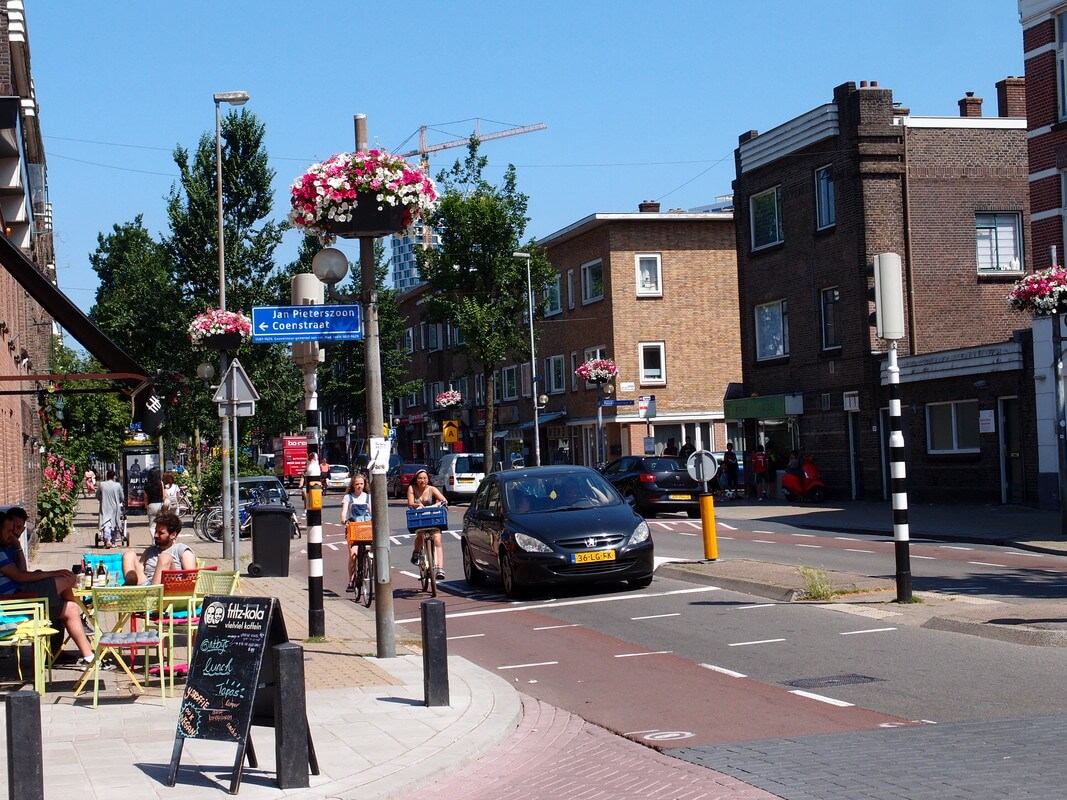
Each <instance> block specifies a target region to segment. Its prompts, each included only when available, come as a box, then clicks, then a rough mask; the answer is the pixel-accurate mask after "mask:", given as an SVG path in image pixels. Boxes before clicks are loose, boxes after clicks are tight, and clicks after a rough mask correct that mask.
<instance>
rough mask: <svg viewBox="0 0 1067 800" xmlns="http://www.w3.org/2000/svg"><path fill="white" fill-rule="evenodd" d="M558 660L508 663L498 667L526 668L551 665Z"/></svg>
mask: <svg viewBox="0 0 1067 800" xmlns="http://www.w3.org/2000/svg"><path fill="white" fill-rule="evenodd" d="M558 663H559V662H558V661H537V662H535V663H533V664H508V665H507V666H504V667H497V669H525V668H526V667H551V666H552V665H553V664H558Z"/></svg>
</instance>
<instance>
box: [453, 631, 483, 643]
mask: <svg viewBox="0 0 1067 800" xmlns="http://www.w3.org/2000/svg"><path fill="white" fill-rule="evenodd" d="M481 636H485V634H484V633H468V634H465V635H463V636H446V637H445V638H446V639H448V641H450V642H451V641H454V640H456V639H477V638H479V637H481Z"/></svg>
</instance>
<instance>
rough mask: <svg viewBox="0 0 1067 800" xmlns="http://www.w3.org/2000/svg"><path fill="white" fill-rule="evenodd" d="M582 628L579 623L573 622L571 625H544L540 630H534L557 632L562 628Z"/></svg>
mask: <svg viewBox="0 0 1067 800" xmlns="http://www.w3.org/2000/svg"><path fill="white" fill-rule="evenodd" d="M580 627H582V626H581V625H580V624H579V623H577V622H573V623H571V624H570V625H542V626H541V627H540V628H534V630H535V631H555V630H559V629H560V628H580Z"/></svg>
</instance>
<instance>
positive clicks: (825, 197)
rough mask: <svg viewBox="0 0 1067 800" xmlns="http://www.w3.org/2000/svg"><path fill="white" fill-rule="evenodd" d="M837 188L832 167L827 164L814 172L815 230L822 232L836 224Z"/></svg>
mask: <svg viewBox="0 0 1067 800" xmlns="http://www.w3.org/2000/svg"><path fill="white" fill-rule="evenodd" d="M836 194H837V188H836V186H835V184H834V170H833V167H832V166H830V165H829V164H827V165H826V166H825V167H819V168H818V169H817V170H815V229H816V230H819V231H824V230H826V229H827V228H832V227H834V226H835V225H836V224H837V206H836Z"/></svg>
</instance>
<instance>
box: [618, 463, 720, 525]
mask: <svg viewBox="0 0 1067 800" xmlns="http://www.w3.org/2000/svg"><path fill="white" fill-rule="evenodd" d="M601 472H603V473H604V477H605V478H607V479H608V480H609V481H611V484H612V486H614V487H615V488H616V489H618V490H619V492H620V493H621V494H622V496H623V497H624V498H625V499H626V502H627V503H630V505H632V506H633V507H634V510H635V511H636V512H637V513H638V514H640V515H641V516H643V517H654V516H656V515H657V514H665V513H668V512H671V511H684V512H685V513H686V514H688V515H689V516H690V517H699V516H700V491H701V489H702V487H701V485H700V483H698V482H697V481H695V480H693V478H692V477H690V475H689V472H688V470H686V466H685V462H684V461H682V459H680V458H678V457H676V456H623V457H622V458H617V459H615V460H614V461H612V462H610V463H608V464H607V465H606V466H605V467H604V468H603V469H602V470H601Z"/></svg>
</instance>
